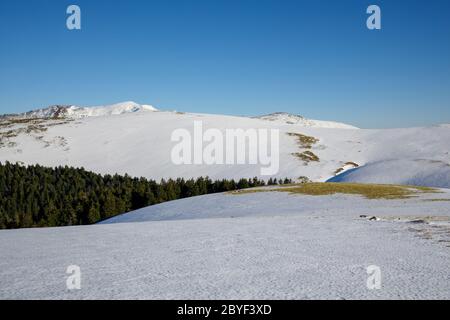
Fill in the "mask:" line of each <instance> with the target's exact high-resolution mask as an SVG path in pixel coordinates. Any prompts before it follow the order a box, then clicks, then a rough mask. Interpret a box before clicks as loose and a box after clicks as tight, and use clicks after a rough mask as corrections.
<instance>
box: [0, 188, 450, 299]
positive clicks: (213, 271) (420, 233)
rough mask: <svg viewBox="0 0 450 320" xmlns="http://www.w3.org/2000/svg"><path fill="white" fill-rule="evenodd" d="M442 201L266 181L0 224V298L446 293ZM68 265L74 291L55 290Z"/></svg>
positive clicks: (449, 245)
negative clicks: (107, 212) (107, 216)
mask: <svg viewBox="0 0 450 320" xmlns="http://www.w3.org/2000/svg"><path fill="white" fill-rule="evenodd" d="M449 201H450V191H449V190H446V189H442V190H440V192H439V193H435V192H433V193H420V194H418V195H417V196H416V197H412V198H408V199H397V200H395V199H390V200H387V199H366V198H364V197H362V196H359V195H344V194H335V195H322V196H308V195H301V194H290V193H287V192H276V191H268V190H267V191H266V192H249V193H246V192H243V193H242V194H239V193H238V194H230V193H222V194H213V195H206V196H199V197H193V198H187V199H182V200H176V201H172V202H167V203H163V204H159V205H154V206H151V207H148V208H144V209H141V210H138V211H135V212H131V213H127V214H124V215H121V216H117V217H115V218H112V219H111V220H107V221H104V222H102V223H101V224H97V225H90V226H76V227H62V228H41V229H19V230H4V231H0V254H1V257H2V259H1V260H0V283H1V285H0V298H3V299H11V298H19V299H450V268H449V267H448V266H449V265H450V227H449V223H450V207H449V203H450V202H449ZM70 265H76V266H79V267H80V272H81V283H80V286H81V289H79V290H68V289H67V287H66V279H67V278H68V277H69V276H70V275H69V274H66V270H67V267H68V266H70ZM369 266H376V267H378V268H379V271H380V275H381V278H380V288H379V289H376V288H375V289H374V288H371V287H370V286H369V287H368V286H367V282H368V279H369V277H370V274H368V273H367V270H368V269H367V268H368V267H369Z"/></svg>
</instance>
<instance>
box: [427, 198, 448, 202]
mask: <svg viewBox="0 0 450 320" xmlns="http://www.w3.org/2000/svg"><path fill="white" fill-rule="evenodd" d="M423 201H428V202H440V201H443V202H445V201H450V199H444V198H442V199H423Z"/></svg>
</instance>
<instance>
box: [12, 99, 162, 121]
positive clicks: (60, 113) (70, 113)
mask: <svg viewBox="0 0 450 320" xmlns="http://www.w3.org/2000/svg"><path fill="white" fill-rule="evenodd" d="M143 111H157V110H156V108H154V107H153V106H150V105H145V104H143V105H141V104H138V103H136V102H133V101H126V102H121V103H116V104H112V105H105V106H95V107H78V106H74V105H54V106H50V107H47V108H42V109H37V110H32V111H28V112H25V113H19V114H15V115H10V116H12V117H23V118H64V117H67V118H73V119H78V118H85V117H101V116H111V115H119V114H124V113H132V112H143Z"/></svg>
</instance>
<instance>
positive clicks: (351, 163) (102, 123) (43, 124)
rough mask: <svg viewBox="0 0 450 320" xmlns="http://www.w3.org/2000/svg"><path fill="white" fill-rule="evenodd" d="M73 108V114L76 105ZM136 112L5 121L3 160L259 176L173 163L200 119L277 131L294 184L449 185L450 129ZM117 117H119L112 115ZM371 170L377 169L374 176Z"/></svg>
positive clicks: (144, 172) (0, 142)
mask: <svg viewBox="0 0 450 320" xmlns="http://www.w3.org/2000/svg"><path fill="white" fill-rule="evenodd" d="M67 110H68V111H67V112H68V113H70V112H72V111H70V110H72V109H70V108H68V109H67ZM105 110H106V111H105ZM133 110H134V111H136V110H142V111H145V110H152V109H150V108H147V107H145V106H141V107H140V108H138V109H136V108H135V106H134V104H133V103H131V104H125V105H118V106H115V107H112V108H103V107H100V108H94V109H89V110H88V111H86V110H85V109H81V110H79V109H76V110H75V111H76V112H78V113H76V114H77V116H76V117H75V119H73V118H70V117H69V119H65V120H64V119H63V120H61V119H46V120H39V122H37V123H7V122H6V120H2V121H0V161H11V162H21V163H24V164H34V163H39V164H42V165H46V166H57V165H70V166H75V167H84V168H86V169H87V170H92V171H95V172H99V173H120V174H125V173H128V174H129V175H132V176H145V177H148V178H154V179H160V178H170V177H172V178H177V177H185V178H190V177H197V176H210V177H211V178H241V177H254V176H261V171H260V169H261V166H260V165H250V164H245V165H175V164H173V163H172V161H171V151H172V148H173V146H174V145H175V144H176V143H175V142H172V141H171V134H172V132H173V131H174V130H176V129H179V128H185V129H187V130H189V131H190V132H193V124H194V121H202V123H203V128H204V129H203V130H206V129H208V128H217V129H219V130H220V131H221V132H223V133H224V132H225V130H226V129H233V128H240V129H258V128H267V129H279V130H280V170H279V173H278V174H277V175H276V176H277V177H290V178H294V179H296V178H298V177H300V176H306V177H308V178H309V179H311V180H313V181H326V180H328V179H331V178H333V177H334V176H335V175H336V174H338V173H340V174H343V173H345V170H348V169H352V168H355V167H356V166H359V167H358V168H357V169H356V170H354V171H353V172H352V175H351V176H350V175H346V176H341V177H345V179H350V177H351V180H348V181H377V182H383V183H404V182H408V183H415V184H421V185H431V186H441V187H450V181H449V179H448V167H447V166H448V164H450V155H449V150H450V127H449V126H446V125H441V126H435V127H427V128H405V129H384V130H383V129H380V130H374V129H373V130H366V129H351V128H348V127H346V129H343V128H341V127H340V126H337V127H333V128H324V127H317V123H316V124H314V123H312V124H311V123H305V122H304V121H299V122H298V123H283V122H282V121H281V122H280V121H278V120H274V121H270V120H267V119H255V118H246V117H233V116H223V115H210V114H192V113H180V112H169V111H158V112H133ZM75 111H74V112H75ZM116 113H119V114H118V115H114V116H106V115H110V114H116ZM86 115H104V116H96V117H94V116H86ZM84 116H86V117H84ZM33 121H34V120H33ZM36 121H37V120H36ZM295 134H303V135H307V136H310V137H314V138H315V139H317V142H316V143H314V144H313V145H312V146H311V148H310V149H307V148H305V147H304V146H302V145H301V144H299V142H298V137H297V136H295ZM305 151H311V152H313V153H314V154H315V155H316V156H317V157H318V158H319V161H316V162H314V161H312V162H309V163H305V162H304V161H303V160H302V159H300V158H299V157H298V156H297V155H296V154H298V153H302V152H305ZM374 163H377V165H374ZM438 163H439V164H441V165H437V164H438ZM381 164H382V165H381ZM412 164H414V165H413V166H412ZM369 168H372V169H371V170H370V172H369ZM357 172H359V173H358V174H356V173H357ZM369 173H370V174H369ZM394 173H395V174H394ZM263 178H267V177H263ZM343 179H344V178H343ZM374 179H375V180H374ZM343 181H347V180H343Z"/></svg>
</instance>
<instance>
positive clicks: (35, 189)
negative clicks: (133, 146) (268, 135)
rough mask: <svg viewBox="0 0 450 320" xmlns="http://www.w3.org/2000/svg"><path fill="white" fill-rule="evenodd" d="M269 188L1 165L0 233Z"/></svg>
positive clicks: (256, 183) (254, 183) (246, 181)
mask: <svg viewBox="0 0 450 320" xmlns="http://www.w3.org/2000/svg"><path fill="white" fill-rule="evenodd" d="M284 183H291V180H290V179H287V178H286V179H284V180H281V179H280V180H276V179H270V180H269V181H268V183H267V184H284ZM265 184H266V183H265V181H263V180H259V179H257V178H253V179H240V180H239V181H237V182H236V181H235V180H225V179H223V180H216V181H212V180H211V179H209V178H208V177H206V178H202V177H201V178H198V179H195V180H194V179H190V180H184V179H176V180H161V182H159V183H157V182H156V181H154V180H147V179H145V178H132V177H130V176H128V175H124V176H121V175H100V174H96V173H93V172H89V171H86V170H84V169H83V168H72V167H67V166H66V167H57V168H47V167H42V166H39V165H33V166H27V167H25V166H22V165H19V164H11V163H9V162H6V163H5V164H2V163H0V229H12V228H27V227H55V226H69V225H80V224H92V223H95V222H98V221H100V220H103V219H107V218H110V217H113V216H115V215H117V214H121V213H125V212H128V211H131V210H136V209H139V208H142V207H146V206H149V205H153V204H157V203H161V202H165V201H170V200H175V199H180V198H186V197H192V196H197V195H202V194H209V193H216V192H224V191H230V190H236V189H244V188H249V187H256V186H263V185H265ZM211 209H213V208H211Z"/></svg>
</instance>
